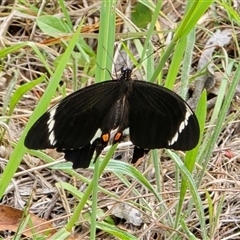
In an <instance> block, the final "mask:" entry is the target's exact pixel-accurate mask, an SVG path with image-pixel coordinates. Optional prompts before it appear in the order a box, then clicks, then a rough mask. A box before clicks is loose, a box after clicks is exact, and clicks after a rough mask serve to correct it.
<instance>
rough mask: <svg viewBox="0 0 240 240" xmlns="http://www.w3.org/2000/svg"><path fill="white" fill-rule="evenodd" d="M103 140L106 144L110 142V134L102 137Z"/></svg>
mask: <svg viewBox="0 0 240 240" xmlns="http://www.w3.org/2000/svg"><path fill="white" fill-rule="evenodd" d="M102 140H103V141H104V142H108V140H109V134H108V133H106V134H103V135H102Z"/></svg>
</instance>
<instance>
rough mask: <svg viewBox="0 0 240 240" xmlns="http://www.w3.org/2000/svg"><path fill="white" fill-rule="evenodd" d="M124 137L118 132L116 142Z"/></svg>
mask: <svg viewBox="0 0 240 240" xmlns="http://www.w3.org/2000/svg"><path fill="white" fill-rule="evenodd" d="M121 137H122V133H120V132H118V133H116V135H115V137H114V140H115V141H119V139H120V138H121Z"/></svg>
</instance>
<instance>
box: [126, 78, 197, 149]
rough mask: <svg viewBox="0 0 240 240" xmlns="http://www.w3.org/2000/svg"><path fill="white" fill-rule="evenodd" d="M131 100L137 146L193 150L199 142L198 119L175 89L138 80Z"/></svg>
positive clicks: (131, 123)
mask: <svg viewBox="0 0 240 240" xmlns="http://www.w3.org/2000/svg"><path fill="white" fill-rule="evenodd" d="M128 101H129V106H130V111H129V129H130V139H131V141H132V142H133V144H134V145H136V146H138V147H140V148H143V149H154V148H171V149H176V150H190V149H192V148H193V147H195V146H196V145H197V142H198V139H199V125H198V121H197V119H196V117H195V115H194V113H193V112H192V110H191V109H190V108H189V106H188V105H187V103H186V102H185V101H184V100H183V99H181V98H180V97H179V96H178V95H177V94H175V93H174V92H172V91H170V90H168V89H166V88H163V87H161V86H158V85H155V84H151V83H147V82H143V81H137V80H136V81H134V82H133V90H132V93H131V94H130V96H129V98H128Z"/></svg>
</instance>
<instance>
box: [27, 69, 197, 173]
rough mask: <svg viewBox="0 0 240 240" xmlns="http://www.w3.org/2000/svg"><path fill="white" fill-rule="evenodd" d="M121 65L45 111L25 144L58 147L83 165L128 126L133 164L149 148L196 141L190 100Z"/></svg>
mask: <svg viewBox="0 0 240 240" xmlns="http://www.w3.org/2000/svg"><path fill="white" fill-rule="evenodd" d="M131 73H132V69H130V68H122V70H121V75H120V77H119V78H118V79H116V80H109V81H105V82H101V83H97V84H93V85H91V86H88V87H85V88H82V89H80V90H78V91H76V92H74V93H72V94H70V95H69V96H67V97H65V98H64V99H62V100H61V101H60V102H59V103H57V104H56V105H54V106H53V107H52V108H50V109H49V110H48V111H47V112H45V113H44V114H43V115H42V116H41V117H40V118H39V119H38V120H37V121H36V122H35V123H34V124H33V126H32V127H31V128H30V130H29V131H28V133H27V135H26V138H25V142H24V144H25V146H26V147H27V148H29V149H35V150H37V149H47V148H56V150H57V151H58V152H63V153H64V154H65V159H66V160H68V161H71V162H72V163H73V168H87V167H88V166H89V164H90V161H91V159H92V158H93V155H94V152H96V154H95V161H96V159H97V158H98V157H99V155H100V154H101V152H102V150H103V149H104V148H105V147H106V146H107V145H108V144H109V143H111V144H114V143H117V142H120V141H121V140H122V138H123V136H124V134H125V132H126V131H129V136H130V140H131V142H132V143H133V144H134V146H135V147H134V153H133V157H132V163H134V162H136V161H137V160H138V159H139V158H141V157H143V156H144V154H145V153H147V152H148V151H149V150H150V149H156V148H167V149H174V150H182V151H187V150H191V149H193V148H194V147H195V146H196V145H197V144H198V141H199V134H200V130H199V124H198V120H197V118H196V116H195V114H194V112H193V111H192V109H191V108H190V107H189V105H188V104H187V103H186V102H185V101H184V100H183V99H182V98H181V97H180V96H178V95H177V94H176V93H174V92H173V91H171V90H169V89H167V88H164V87H162V86H159V85H157V84H154V83H149V82H145V81H141V80H132V79H131Z"/></svg>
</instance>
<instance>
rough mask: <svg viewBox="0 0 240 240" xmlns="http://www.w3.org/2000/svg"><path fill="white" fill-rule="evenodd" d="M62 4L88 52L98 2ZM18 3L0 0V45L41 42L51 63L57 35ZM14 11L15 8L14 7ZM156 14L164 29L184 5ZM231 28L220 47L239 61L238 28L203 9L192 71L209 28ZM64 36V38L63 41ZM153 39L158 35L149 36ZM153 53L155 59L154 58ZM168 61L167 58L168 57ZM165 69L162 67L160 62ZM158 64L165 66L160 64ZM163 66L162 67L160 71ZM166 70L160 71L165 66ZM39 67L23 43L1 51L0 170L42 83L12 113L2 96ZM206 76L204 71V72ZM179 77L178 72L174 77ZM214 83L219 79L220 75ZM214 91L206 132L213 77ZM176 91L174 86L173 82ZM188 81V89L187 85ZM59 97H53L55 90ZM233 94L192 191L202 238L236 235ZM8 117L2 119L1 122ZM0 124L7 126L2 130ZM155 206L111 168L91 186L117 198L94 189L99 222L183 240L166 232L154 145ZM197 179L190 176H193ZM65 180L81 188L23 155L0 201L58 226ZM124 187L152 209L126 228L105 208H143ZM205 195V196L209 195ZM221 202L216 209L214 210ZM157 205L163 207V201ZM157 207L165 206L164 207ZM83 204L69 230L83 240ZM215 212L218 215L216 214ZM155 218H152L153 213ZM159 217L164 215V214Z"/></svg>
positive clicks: (170, 172) (166, 165)
mask: <svg viewBox="0 0 240 240" xmlns="http://www.w3.org/2000/svg"><path fill="white" fill-rule="evenodd" d="M29 3H31V6H34V5H35V6H36V7H37V8H36V9H39V8H41V7H43V10H44V11H45V12H47V13H48V14H51V15H58V16H60V15H62V13H61V12H60V8H59V6H58V3H57V1H50V2H48V3H47V4H46V5H45V6H44V5H43V4H42V3H41V1H40V2H39V4H37V3H33V1H29ZM66 5H67V9H68V11H69V15H70V17H71V20H72V22H73V23H76V22H79V19H81V17H82V16H86V20H85V23H84V27H83V30H82V32H83V33H85V35H83V36H84V37H86V42H87V44H88V45H89V46H90V47H91V48H92V49H93V50H94V51H95V50H96V46H97V41H96V38H97V32H98V28H99V2H98V1H83V2H82V1H66ZM23 6H24V5H23V4H22V5H20V4H19V5H18V4H17V5H16V7H20V8H21V9H20V10H19V11H18V10H15V11H11V8H12V2H11V1H9V0H5V1H2V6H0V26H1V27H0V48H2V49H3V48H4V47H6V46H12V45H14V44H15V43H17V42H19V41H21V42H24V41H30V42H31V41H33V42H36V43H41V44H42V45H45V46H46V53H45V54H46V61H48V64H49V65H50V66H52V69H54V66H53V62H54V61H53V60H52V59H55V58H56V57H57V56H58V55H59V54H60V53H61V52H62V51H63V48H62V45H61V40H60V39H57V38H52V37H49V36H47V35H46V34H44V33H42V32H41V31H40V29H39V28H38V27H37V25H36V21H35V18H36V16H37V10H36V9H34V8H32V9H31V8H30V6H29V7H27V4H25V6H24V8H25V11H23ZM125 6H126V4H125V1H119V4H118V8H119V10H120V11H121V12H122V13H123V14H124V15H126V16H128V15H129V14H128V10H129V9H126V7H125ZM232 6H233V7H234V8H235V9H236V11H238V9H239V5H238V2H237V1H233V2H232ZM16 9H17V8H16ZM162 11H163V13H164V15H162V16H161V17H160V18H159V23H160V26H161V28H162V29H163V30H169V29H172V28H173V27H174V26H175V24H177V23H178V22H179V20H180V17H181V16H182V15H183V13H184V4H183V3H182V2H180V1H165V2H164V4H163V7H162ZM226 28H231V29H232V28H234V29H235V30H236V32H237V35H236V36H235V37H236V38H235V39H234V38H233V39H231V40H230V41H229V44H226V46H224V47H223V48H224V50H225V54H226V56H227V58H231V59H232V58H235V59H237V58H238V59H239V55H238V47H239V46H238V45H237V44H239V39H238V37H239V26H237V25H236V26H234V27H233V26H232V25H231V22H230V20H229V16H228V15H227V13H226V11H225V9H224V8H222V7H220V6H219V5H218V4H215V5H212V7H211V8H210V9H209V11H208V12H207V13H206V14H205V15H204V16H203V18H202V19H201V21H200V24H199V26H198V27H197V28H196V32H197V33H196V38H197V39H196V43H195V48H194V52H193V60H192V66H191V68H192V74H193V77H194V74H196V72H197V65H198V62H199V59H200V58H201V55H202V52H203V49H204V46H205V45H206V42H207V41H208V40H209V35H210V33H211V32H215V30H216V29H221V30H222V29H226ZM123 29H124V25H123V22H122V21H121V20H119V19H118V26H117V30H116V31H117V33H121V32H122V31H123ZM168 36H169V34H168V32H167V31H166V33H165V34H163V35H162V37H163V38H164V39H165V40H166V44H167V37H168ZM68 37H69V36H67V35H66V36H64V38H65V39H68ZM156 39H157V40H158V37H156ZM220 50H221V49H216V53H215V54H214V55H215V56H216V55H217V54H219V55H222V52H221V51H220ZM157 60H158V59H157V56H156V61H157ZM210 61H211V62H212V63H213V64H214V66H217V67H218V69H219V71H220V72H223V71H226V69H224V67H222V65H221V64H222V62H223V61H221V60H218V59H217V58H215V59H210ZM169 62H170V60H169ZM166 66H167V65H166ZM165 68H166V67H165ZM166 69H167V68H166ZM166 71H167V70H166ZM45 72H46V69H45V67H44V66H43V64H42V62H41V61H39V59H38V57H37V56H36V54H35V53H34V52H33V51H32V50H31V49H30V48H25V49H22V50H19V51H16V52H15V53H14V54H11V55H8V57H6V58H4V59H1V72H0V91H1V94H0V98H1V106H0V109H1V113H2V117H1V119H0V120H1V122H4V123H3V124H2V125H1V129H2V131H1V132H2V133H4V135H3V139H2V141H1V146H0V157H1V158H0V169H1V172H2V171H3V170H4V168H5V166H6V164H7V162H8V159H9V156H10V155H11V153H12V150H13V148H14V146H13V144H11V143H10V142H17V141H18V139H19V137H20V136H21V133H22V130H23V129H24V127H25V125H26V123H27V121H28V118H29V116H30V115H31V114H32V111H33V109H34V108H35V106H36V104H37V103H38V101H39V99H40V98H41V96H42V94H43V92H44V91H45V88H46V84H47V83H41V84H39V85H38V87H35V88H33V89H32V90H31V91H29V92H27V93H26V94H24V96H23V97H22V98H21V99H20V100H19V101H18V103H17V105H16V107H15V109H14V112H13V113H12V114H11V116H8V110H9V108H8V103H9V101H8V100H7V99H9V96H10V95H11V93H12V92H14V91H15V90H16V89H18V88H19V87H20V86H21V85H23V84H24V83H26V82H30V81H33V80H35V79H36V78H38V77H39V76H40V75H41V74H42V73H45ZM204 74H206V73H204ZM77 76H78V77H79V78H80V77H82V76H84V77H86V78H87V82H85V83H83V85H86V84H90V83H92V82H93V80H94V77H91V76H90V77H89V78H88V76H86V75H85V74H84V73H83V64H81V63H80V66H79V68H78V70H77ZM178 78H179V79H180V74H179V76H178ZM220 81H221V79H220ZM62 82H63V83H65V84H66V92H67V93H70V92H71V91H72V90H71V89H72V71H71V69H70V68H67V69H66V70H65V72H64V76H63V79H62ZM213 85H214V86H215V88H216V89H215V90H214V92H213V91H212V89H210V90H208V104H209V109H208V116H207V123H206V129H207V128H208V127H209V122H208V121H209V120H210V118H211V116H212V106H214V104H215V102H214V101H215V99H216V96H217V95H218V91H219V87H218V81H216V82H214V83H213ZM175 86H176V89H178V85H177V84H176V85H175ZM195 87H197V86H194V85H193V84H192V86H191V91H193V90H194V88H195ZM56 95H57V96H59V95H60V94H56ZM238 97H239V91H236V96H235V99H234V102H233V103H232V107H231V109H229V112H228V115H227V119H226V124H225V126H224V127H223V130H222V133H221V135H220V137H219V139H218V141H217V142H216V144H215V148H214V151H213V152H212V156H211V161H209V163H208V166H207V168H206V172H205V174H204V177H203V179H202V181H201V183H200V186H199V188H198V190H199V195H200V197H201V200H202V204H203V206H204V209H205V217H206V226H207V232H208V235H209V238H210V239H240V233H239V232H240V230H239V224H240V223H239V222H240V210H239V209H240V208H239V207H240V206H239V203H240V175H239V172H240V161H239V155H240V138H239V129H240V128H239V122H238V119H239V116H238V114H239V111H238V110H239V104H238ZM59 99H60V97H55V98H54V99H53V100H52V103H54V102H56V101H58V100H59ZM6 119H8V120H9V122H8V121H7V120H6ZM3 129H6V130H7V131H3ZM47 153H48V154H49V155H50V156H52V157H53V158H54V159H59V158H61V156H60V155H59V154H58V153H56V151H54V150H47ZM161 153H162V155H161V180H162V182H161V187H162V191H161V192H160V193H159V194H160V195H161V198H162V201H163V202H161V203H156V199H155V197H154V196H153V194H152V193H150V192H149V191H148V190H147V189H146V188H145V187H144V186H142V185H140V184H139V183H138V182H137V181H135V180H134V179H131V178H128V180H129V181H130V183H131V184H130V187H129V188H128V187H126V185H125V184H124V183H123V182H122V181H121V179H119V178H117V177H116V176H115V175H114V174H112V173H111V172H106V173H104V174H103V175H102V177H101V179H100V181H99V186H100V187H102V188H103V189H104V190H105V191H109V192H111V193H112V194H113V195H117V196H119V198H118V199H117V200H116V199H115V198H111V197H110V196H109V194H108V193H107V192H104V191H100V192H99V198H98V208H99V209H101V210H102V212H101V213H100V216H99V221H100V219H103V218H105V217H106V216H108V215H110V216H112V219H113V220H114V222H115V224H116V225H117V227H118V228H120V229H122V230H126V231H128V232H130V233H132V234H133V235H134V236H136V237H137V238H138V239H171V233H175V232H177V233H178V234H177V235H178V236H179V239H189V238H190V237H189V235H187V234H186V233H185V232H184V231H182V229H173V228H172V227H170V226H171V224H169V223H170V220H169V219H168V217H169V215H168V214H169V213H170V215H172V216H174V214H175V211H176V210H175V206H176V205H177V204H178V196H177V194H176V193H177V192H178V191H177V190H176V189H177V188H176V179H175V177H176V175H175V169H176V166H175V164H174V162H173V161H172V160H170V159H169V157H168V156H167V155H165V154H164V153H163V152H162V150H161ZM147 159H148V157H146V158H145V160H143V161H140V162H139V163H138V166H136V167H137V168H138V169H139V170H140V171H141V172H143V175H144V176H145V177H146V178H147V179H148V181H149V182H150V183H151V184H152V186H154V187H155V186H156V179H155V170H154V167H153V164H152V163H151V162H149V161H147ZM200 169H202V165H196V170H195V171H194V174H195V172H198V170H200ZM77 173H78V174H79V175H82V176H83V177H86V178H87V179H91V178H92V175H93V173H92V170H91V169H84V170H82V169H80V170H77ZM196 181H197V180H196ZM60 182H66V183H69V184H71V185H73V186H75V187H76V188H77V189H78V190H79V192H84V190H85V189H86V186H87V184H86V182H84V181H80V180H78V178H75V177H73V175H72V174H68V173H67V172H64V171H62V170H61V169H60V170H54V169H51V168H48V167H46V166H45V165H43V162H42V161H41V160H40V159H39V158H35V157H33V156H30V155H28V154H26V155H25V156H24V159H23V160H22V163H21V165H20V166H19V169H18V172H17V173H16V174H15V175H14V178H13V179H12V182H11V184H10V185H9V187H8V188H7V190H6V192H5V194H4V196H3V198H2V199H1V205H9V206H13V207H15V208H18V209H24V208H25V207H26V206H27V209H28V210H29V211H30V212H31V213H33V214H35V215H36V216H38V217H40V218H42V219H45V220H47V221H50V222H52V224H53V226H54V228H56V229H59V228H61V227H62V226H64V224H66V222H67V221H68V219H69V216H70V215H71V213H72V212H73V211H74V209H75V207H76V205H77V200H76V198H75V196H73V195H72V194H70V193H68V192H67V191H63V190H61V187H60V186H59V185H58V186H56V183H60ZM132 189H137V190H138V192H139V193H141V198H143V199H144V201H146V202H148V203H149V206H151V208H152V209H153V212H152V213H151V214H150V213H149V211H145V209H144V208H142V209H141V208H140V207H139V208H138V210H141V213H142V217H141V220H142V223H141V225H140V226H134V225H133V224H131V223H128V222H127V221H126V220H124V219H120V218H117V217H115V216H113V215H112V213H111V212H112V211H113V209H114V208H109V205H111V206H114V207H117V204H118V203H125V202H129V201H134V202H136V203H137V204H139V205H143V204H144V201H143V200H142V199H141V198H140V197H139V196H137V195H135V194H134V193H133V191H132ZM210 199H211V200H210ZM190 200H191V194H190V193H189V192H188V193H187V194H186V197H185V202H184V206H183V211H182V212H183V213H186V218H184V221H185V224H186V225H187V226H188V228H189V229H190V231H191V233H192V234H193V235H194V236H195V238H198V239H201V234H200V225H199V220H198V218H197V215H196V210H195V208H194V205H193V206H192V207H189V204H190V202H191V201H190ZM221 201H222V202H223V203H222V207H221V208H220V209H218V207H219V206H220V203H221ZM163 203H164V204H163ZM165 207H167V208H166V209H165ZM90 209H91V205H87V206H86V207H85V209H84V211H83V212H82V216H81V219H80V221H79V225H78V226H77V227H75V229H74V231H73V234H74V236H75V237H74V238H75V239H89V228H90V227H89V221H88V214H89V211H90ZM154 211H155V212H159V211H161V212H162V214H155V213H154ZM218 214H219V217H218ZM156 216H157V218H156ZM166 216H167V217H166ZM0 233H1V237H2V238H10V237H11V236H12V232H11V231H1V232H0ZM97 239H115V238H114V237H112V235H109V234H107V233H104V232H102V231H98V232H97Z"/></svg>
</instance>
